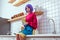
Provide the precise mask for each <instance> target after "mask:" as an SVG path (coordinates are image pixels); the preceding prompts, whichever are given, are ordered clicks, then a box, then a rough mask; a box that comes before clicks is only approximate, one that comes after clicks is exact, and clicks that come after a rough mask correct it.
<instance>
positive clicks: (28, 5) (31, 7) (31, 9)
mask: <svg viewBox="0 0 60 40" xmlns="http://www.w3.org/2000/svg"><path fill="white" fill-rule="evenodd" d="M26 7H28V8H30V12H32V11H33V6H32V5H31V4H27V5H26ZM26 7H25V11H26ZM26 12H27V11H26Z"/></svg>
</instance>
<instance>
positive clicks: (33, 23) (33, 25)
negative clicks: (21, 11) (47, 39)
mask: <svg viewBox="0 0 60 40" xmlns="http://www.w3.org/2000/svg"><path fill="white" fill-rule="evenodd" d="M31 26H32V27H33V29H36V28H37V18H36V15H35V14H34V15H33V21H32V22H31Z"/></svg>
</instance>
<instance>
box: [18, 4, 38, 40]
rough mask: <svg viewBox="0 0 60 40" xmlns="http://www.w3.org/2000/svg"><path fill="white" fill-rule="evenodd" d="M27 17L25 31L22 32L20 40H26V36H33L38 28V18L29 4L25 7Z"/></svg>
mask: <svg viewBox="0 0 60 40" xmlns="http://www.w3.org/2000/svg"><path fill="white" fill-rule="evenodd" d="M25 10H26V12H27V16H26V17H25V21H26V24H25V25H24V27H25V28H24V30H22V31H20V33H19V39H18V40H25V36H26V35H32V34H33V30H35V29H36V28H37V18H36V15H35V13H34V12H33V7H32V5H31V4H27V5H26V7H25Z"/></svg>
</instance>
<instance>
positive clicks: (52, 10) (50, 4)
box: [1, 0, 60, 34]
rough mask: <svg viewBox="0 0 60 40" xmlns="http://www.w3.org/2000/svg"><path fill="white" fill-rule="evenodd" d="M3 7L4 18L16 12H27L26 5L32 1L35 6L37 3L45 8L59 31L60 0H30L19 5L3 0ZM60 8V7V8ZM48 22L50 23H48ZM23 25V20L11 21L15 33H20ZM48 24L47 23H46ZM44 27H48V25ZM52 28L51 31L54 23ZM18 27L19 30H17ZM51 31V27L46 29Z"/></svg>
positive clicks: (12, 30)
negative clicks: (15, 5)
mask: <svg viewBox="0 0 60 40" xmlns="http://www.w3.org/2000/svg"><path fill="white" fill-rule="evenodd" d="M1 2H2V4H1V5H2V8H1V17H3V18H8V19H10V18H11V16H13V15H14V14H17V13H20V12H22V11H23V12H25V9H24V8H25V5H26V4H28V3H30V4H32V5H33V7H34V8H35V6H36V5H39V6H41V7H42V8H43V9H44V10H45V13H46V15H45V16H47V17H48V18H51V19H53V20H54V21H55V27H56V32H57V33H59V32H60V31H59V26H60V25H59V23H60V21H59V19H60V18H59V17H60V14H59V13H60V12H59V11H58V9H59V8H60V7H59V4H60V3H59V2H60V0H44V1H42V0H40V1H39V0H30V1H29V2H27V3H25V4H23V5H21V6H19V7H14V6H13V5H12V4H10V3H8V0H2V1H1ZM59 10H60V9H59ZM47 24H48V23H47ZM21 26H22V23H21V21H20V20H19V21H16V22H12V23H11V32H12V34H13V33H18V32H19V30H20V27H21ZM46 26H47V25H46ZM46 26H45V27H44V28H47V27H46ZM51 27H52V28H51V29H50V30H51V31H52V30H53V29H54V28H53V25H52V26H51ZM17 29H18V30H17ZM47 30H48V31H49V29H46V32H47ZM43 32H44V31H43Z"/></svg>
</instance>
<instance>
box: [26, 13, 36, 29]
mask: <svg viewBox="0 0 60 40" xmlns="http://www.w3.org/2000/svg"><path fill="white" fill-rule="evenodd" d="M26 22H28V24H29V25H30V26H31V27H32V28H33V29H36V28H37V18H36V15H35V14H34V13H33V12H31V13H28V15H27V16H26Z"/></svg>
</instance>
